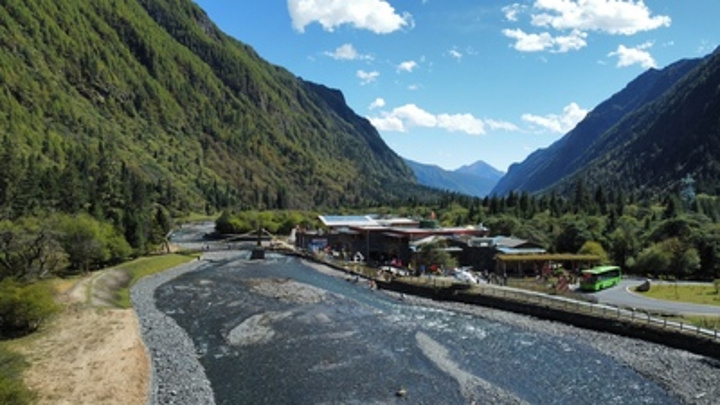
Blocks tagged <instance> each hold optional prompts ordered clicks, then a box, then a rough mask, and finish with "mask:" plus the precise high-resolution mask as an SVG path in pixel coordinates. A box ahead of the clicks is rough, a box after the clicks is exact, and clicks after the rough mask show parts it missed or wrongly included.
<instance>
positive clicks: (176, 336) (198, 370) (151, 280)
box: [130, 261, 215, 405]
mask: <svg viewBox="0 0 720 405" xmlns="http://www.w3.org/2000/svg"><path fill="white" fill-rule="evenodd" d="M201 264H202V262H200V261H195V262H191V263H187V264H184V265H182V266H178V267H176V268H174V269H172V270H168V271H165V272H163V273H159V274H156V275H153V276H150V277H146V278H144V279H142V280H141V281H140V282H138V283H137V284H135V285H134V286H133V288H132V289H131V291H130V294H131V298H132V303H133V307H134V308H135V311H136V312H137V314H138V319H139V321H140V328H141V331H142V337H143V342H144V343H145V347H146V348H147V350H148V354H149V355H150V358H151V362H152V376H151V381H150V392H149V393H148V404H149V405H164V404H197V405H205V404H207V405H211V404H214V403H215V397H214V394H213V391H212V388H211V387H210V382H209V381H208V380H207V377H206V376H205V370H204V368H203V367H202V365H201V364H200V362H199V361H198V358H197V354H196V351H195V346H194V345H193V342H192V339H190V337H189V336H188V335H187V333H185V330H183V329H182V328H181V327H180V326H178V324H177V323H175V321H174V320H173V319H172V318H170V317H169V316H167V315H165V314H163V313H162V312H160V311H159V310H158V309H157V307H156V306H155V298H154V297H155V294H154V292H155V289H156V288H158V287H159V286H160V285H162V284H164V283H166V282H168V281H170V280H172V279H174V278H176V277H178V276H180V275H182V274H184V273H187V272H189V271H194V270H196V269H198V268H199V267H200V266H201Z"/></svg>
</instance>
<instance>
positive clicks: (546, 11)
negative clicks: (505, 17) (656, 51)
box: [532, 0, 671, 35]
mask: <svg viewBox="0 0 720 405" xmlns="http://www.w3.org/2000/svg"><path fill="white" fill-rule="evenodd" d="M533 7H534V8H535V9H538V10H540V11H541V12H540V13H539V14H534V15H532V24H533V25H534V26H537V27H552V28H554V29H556V30H574V29H578V30H581V31H601V32H606V33H609V34H623V35H634V34H636V33H638V32H641V31H650V30H654V29H656V28H660V27H667V26H670V22H671V20H670V17H668V16H664V15H656V16H652V15H651V11H650V9H649V8H648V7H647V6H646V5H645V3H644V2H643V1H642V0H637V1H635V0H537V1H535V4H534V5H533Z"/></svg>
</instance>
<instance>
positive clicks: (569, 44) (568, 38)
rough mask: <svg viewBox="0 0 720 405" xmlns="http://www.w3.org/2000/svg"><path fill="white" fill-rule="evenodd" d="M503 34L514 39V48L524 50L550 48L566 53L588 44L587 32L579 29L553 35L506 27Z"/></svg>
mask: <svg viewBox="0 0 720 405" xmlns="http://www.w3.org/2000/svg"><path fill="white" fill-rule="evenodd" d="M503 34H504V35H505V36H506V37H508V38H512V39H514V40H515V45H513V48H515V49H516V50H518V51H522V52H539V51H545V50H550V51H553V52H559V53H564V52H568V51H576V50H578V49H581V48H584V47H585V46H586V45H587V41H585V38H586V37H587V34H586V33H584V32H582V31H578V30H573V31H572V32H571V33H570V35H564V36H563V35H560V36H556V37H553V36H552V35H551V34H550V33H549V32H542V33H540V34H528V33H526V32H525V31H523V30H521V29H519V28H517V29H514V30H511V29H504V30H503Z"/></svg>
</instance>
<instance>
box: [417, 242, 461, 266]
mask: <svg viewBox="0 0 720 405" xmlns="http://www.w3.org/2000/svg"><path fill="white" fill-rule="evenodd" d="M446 246H447V244H446V243H445V241H436V242H433V243H427V244H425V245H423V246H422V247H421V248H420V252H419V255H418V259H417V264H418V266H420V265H425V266H426V267H430V266H432V265H436V266H439V267H442V268H445V269H452V268H455V267H457V260H455V258H454V257H452V256H451V255H450V253H448V252H447V250H445V247H446Z"/></svg>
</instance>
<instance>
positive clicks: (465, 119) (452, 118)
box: [437, 114, 485, 135]
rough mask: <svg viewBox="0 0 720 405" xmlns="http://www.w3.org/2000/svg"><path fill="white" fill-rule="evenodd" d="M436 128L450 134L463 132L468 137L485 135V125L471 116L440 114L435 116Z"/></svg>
mask: <svg viewBox="0 0 720 405" xmlns="http://www.w3.org/2000/svg"><path fill="white" fill-rule="evenodd" d="M437 126H438V127H440V128H444V129H447V130H448V131H450V132H465V133H466V134H470V135H483V134H484V133H485V123H484V122H483V121H482V120H480V119H477V118H475V117H473V116H472V114H440V115H438V116H437Z"/></svg>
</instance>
